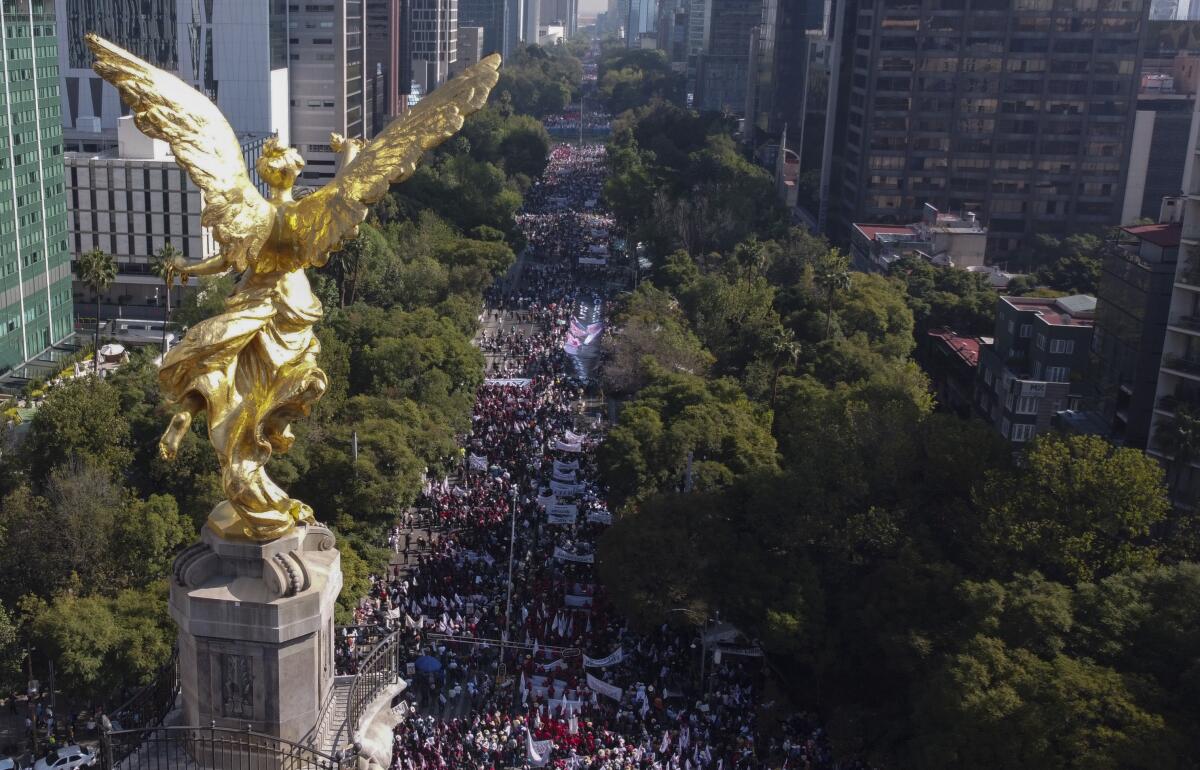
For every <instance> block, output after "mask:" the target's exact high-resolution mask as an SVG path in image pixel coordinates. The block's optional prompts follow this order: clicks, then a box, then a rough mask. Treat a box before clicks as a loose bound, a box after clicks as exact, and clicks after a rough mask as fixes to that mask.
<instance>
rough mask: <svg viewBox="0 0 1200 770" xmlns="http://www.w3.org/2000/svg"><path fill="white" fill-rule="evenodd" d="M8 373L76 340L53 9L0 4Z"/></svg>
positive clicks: (1, 235)
mask: <svg viewBox="0 0 1200 770" xmlns="http://www.w3.org/2000/svg"><path fill="white" fill-rule="evenodd" d="M0 54H2V56H0V81H2V82H3V88H0V372H2V371H6V370H8V369H10V368H12V367H14V366H17V365H19V364H21V363H22V362H23V361H27V360H29V359H31V358H34V357H36V356H37V355H38V354H39V353H41V352H42V351H44V350H46V349H47V348H49V347H50V346H51V345H52V344H54V343H56V342H58V341H60V340H62V339H63V338H64V337H67V336H68V335H70V334H71V331H72V327H73V326H74V319H73V317H72V312H71V255H70V252H69V251H68V247H67V199H66V193H65V192H64V189H63V158H62V125H61V117H60V110H59V96H58V41H57V37H56V34H55V24H54V3H53V0H0Z"/></svg>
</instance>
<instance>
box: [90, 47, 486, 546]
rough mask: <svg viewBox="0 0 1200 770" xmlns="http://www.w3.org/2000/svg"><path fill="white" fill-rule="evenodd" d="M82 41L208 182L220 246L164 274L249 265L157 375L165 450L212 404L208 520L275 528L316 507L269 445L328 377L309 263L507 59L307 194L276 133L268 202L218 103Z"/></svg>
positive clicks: (478, 68)
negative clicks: (271, 471) (278, 475)
mask: <svg viewBox="0 0 1200 770" xmlns="http://www.w3.org/2000/svg"><path fill="white" fill-rule="evenodd" d="M87 43H88V45H89V47H91V49H92V51H93V52H94V53H95V55H96V62H95V64H94V65H93V66H94V68H95V70H96V72H97V73H99V74H100V75H101V76H102V77H103V78H104V79H105V80H107V81H108V82H110V83H112V84H113V85H114V86H116V87H117V90H118V91H119V92H120V93H121V97H122V98H123V99H124V100H125V103H126V104H128V105H129V107H130V108H131V110H132V111H133V116H134V121H135V122H136V123H137V126H138V128H140V129H141V130H142V131H143V133H145V134H146V135H147V136H150V137H153V138H155V139H161V140H163V141H165V142H167V143H169V144H170V146H171V150H172V152H173V153H174V155H175V160H176V162H177V163H179V165H180V166H182V167H183V168H184V170H185V171H187V173H188V176H189V177H190V178H191V179H192V181H193V182H194V183H195V184H196V186H197V187H199V188H200V189H201V190H202V191H203V192H204V199H205V201H204V202H205V205H204V211H203V213H202V214H201V222H202V223H203V224H204V225H206V226H209V227H211V228H212V230H213V236H214V238H215V240H216V241H217V243H218V244H219V245H220V254H218V255H217V256H215V257H211V258H209V259H206V260H204V261H202V262H200V263H195V264H191V263H186V262H184V261H182V260H180V261H178V262H177V263H176V264H174V265H172V266H171V267H172V268H173V269H172V270H171V271H169V274H170V273H174V274H179V275H181V276H182V277H185V278H186V277H187V276H188V275H211V274H215V273H220V272H225V271H227V270H234V271H236V272H238V273H240V278H239V280H238V283H237V286H236V287H235V289H234V291H233V293H232V294H231V295H230V297H229V298H228V299H227V300H226V301H225V310H224V312H223V313H221V314H219V315H216V316H213V317H212V318H209V319H206V320H204V321H202V322H200V323H198V324H196V325H195V326H194V327H192V328H191V329H190V330H189V331H188V333H187V336H186V337H185V338H184V339H183V341H182V342H181V343H180V344H179V345H178V346H177V347H175V348H173V349H172V350H171V351H170V352H169V353H167V355H166V356H164V358H163V363H162V368H161V369H160V371H159V384H160V385H161V387H162V390H163V393H164V394H165V396H166V397H167V399H168V400H169V402H170V403H171V404H172V405H173V406H174V407H175V408H176V412H175V414H174V416H173V417H172V418H171V423H170V426H169V427H168V428H167V430H166V432H165V433H164V434H163V437H162V440H161V441H160V442H159V448H160V452H161V454H162V455H163V457H165V458H167V459H173V458H174V457H175V454H176V452H177V451H178V449H179V446H180V442H182V440H183V438H184V437H185V436H186V435H187V432H188V429H189V428H190V426H191V423H192V419H193V418H194V417H195V416H196V415H197V414H199V413H200V412H204V413H205V414H206V416H207V418H208V419H207V422H208V434H209V440H210V441H211V442H212V445H213V448H214V449H215V450H216V453H217V459H218V461H219V462H220V465H221V480H222V486H223V487H224V491H225V494H226V495H227V499H226V500H224V501H222V502H221V503H219V504H218V505H217V507H216V508H215V509H214V510H213V512H212V514H211V515H210V516H209V522H208V526H209V527H210V528H212V529H213V530H215V531H216V532H218V533H220V534H221V535H222V536H224V537H230V538H248V539H253V540H270V539H274V538H276V537H279V536H280V535H283V534H285V533H287V532H288V531H290V530H291V529H292V528H293V527H294V526H296V524H297V523H303V522H307V521H311V520H312V518H313V512H312V510H311V509H310V508H309V506H307V505H306V504H304V503H302V502H301V501H299V500H296V499H294V498H291V497H289V496H288V495H287V493H286V492H284V491H283V490H282V489H281V488H280V487H279V486H278V485H276V484H275V482H274V481H272V480H271V478H270V477H269V476H268V475H267V473H266V471H265V469H264V468H265V465H266V463H267V461H268V460H269V459H270V458H271V454H272V453H273V452H286V451H287V450H288V448H289V447H290V446H291V444H292V441H293V439H294V437H293V435H292V431H291V429H290V427H289V423H290V422H291V421H292V420H293V419H296V418H298V417H303V416H305V415H307V414H308V413H309V411H310V409H311V408H312V405H313V403H314V402H316V400H317V399H319V398H320V397H321V395H322V394H323V393H324V392H325V389H326V387H327V381H326V378H325V373H324V372H323V371H321V369H320V368H319V367H318V366H317V353H318V352H319V351H320V345H319V343H318V342H317V338H316V336H315V335H314V334H313V331H312V327H313V324H314V323H316V322H317V321H318V320H319V319H320V318H321V303H320V302H319V301H317V298H316V297H315V296H313V293H312V290H311V289H310V287H309V284H308V279H307V278H306V277H305V275H304V268H306V267H311V266H320V265H323V264H325V261H326V260H327V259H328V258H329V253H330V252H331V251H336V250H337V249H339V248H340V247H341V245H342V243H343V242H344V241H345V240H347V239H349V238H352V237H353V236H354V234H355V232H356V231H357V229H358V225H359V224H361V223H362V221H363V220H364V219H366V216H367V210H368V206H370V204H372V203H374V202H376V201H378V200H379V199H380V198H382V197H383V196H384V194H386V193H387V190H388V187H389V186H390V185H391V184H392V183H393V182H398V181H401V180H403V179H405V178H407V177H408V176H410V175H411V174H412V173H413V171H414V170H415V169H416V165H417V163H418V162H419V161H420V159H421V156H422V154H423V153H424V152H425V151H426V150H428V149H430V148H432V147H435V146H437V145H438V144H440V143H441V142H443V141H445V140H446V139H448V138H449V137H451V136H453V135H454V133H455V132H456V131H457V130H458V129H459V128H461V127H462V123H463V120H464V118H465V117H466V116H467V115H469V114H470V113H472V112H474V111H476V110H478V109H479V108H481V107H482V106H483V104H484V103H485V102H486V101H487V97H488V93H489V92H490V91H491V89H492V87H493V86H494V85H495V84H496V80H497V78H498V76H499V75H498V69H499V66H500V59H499V57H497V56H489V57H488V58H487V59H485V60H483V61H481V62H480V63H478V64H476V65H474V66H473V67H471V68H469V69H468V70H466V71H465V72H464V73H463V74H462V75H460V76H459V77H458V78H455V79H454V80H452V81H451V82H450V83H448V84H446V85H445V86H443V87H442V88H440V89H438V90H437V91H435V92H434V93H433V94H431V95H429V96H427V97H426V98H425V99H424V100H422V101H421V103H420V104H419V105H418V106H417V107H416V108H414V109H413V110H412V111H411V112H410V113H409V114H408V115H406V116H404V117H403V118H400V119H398V120H395V121H393V122H392V123H391V124H390V125H389V126H388V127H387V128H386V129H385V130H384V131H383V132H382V133H381V134H380V135H379V136H377V137H376V138H375V139H374V140H372V141H371V142H369V143H367V144H366V145H365V146H362V147H361V149H358V151H357V153H356V155H355V157H353V158H352V159H350V161H349V162H348V163H347V164H345V165H344V167H343V168H342V169H341V170H340V171H339V172H338V174H337V176H336V177H335V178H334V179H333V181H331V182H330V183H329V184H327V185H326V186H325V187H323V188H322V189H320V190H318V191H317V192H316V193H314V194H312V195H310V196H308V197H307V198H304V199H303V200H301V201H295V200H293V199H292V194H291V191H292V185H293V184H294V183H295V181H296V179H297V178H298V177H299V175H300V172H301V170H302V169H303V168H304V160H303V159H302V158H301V157H300V155H299V153H297V152H296V151H295V150H294V149H292V148H290V147H284V146H282V145H281V144H279V142H277V141H276V140H274V139H271V140H268V141H267V143H266V145H265V147H264V149H263V153H262V156H261V157H260V158H259V159H258V162H257V164H256V169H257V171H258V174H259V176H260V177H261V178H262V180H263V181H264V182H266V183H267V184H268V185H269V186H270V188H271V196H270V199H269V200H267V199H264V198H263V197H262V196H261V195H259V193H258V191H257V190H256V189H255V187H254V185H253V184H252V183H251V181H250V177H249V174H248V173H247V170H246V167H245V163H244V161H243V159H242V152H241V145H240V143H239V142H238V139H237V136H236V135H235V134H234V133H233V130H232V129H231V128H230V127H229V124H228V123H227V122H226V121H225V119H224V117H222V116H221V113H220V111H219V110H218V109H217V108H216V106H215V105H214V104H213V103H212V102H211V101H209V100H208V99H207V98H205V97H204V96H203V95H202V94H200V93H198V92H197V91H196V90H195V89H193V88H192V87H190V86H188V85H187V84H186V83H184V82H183V81H182V80H180V79H179V78H177V77H175V76H174V75H171V74H169V73H166V72H163V71H161V70H159V69H157V68H155V67H153V66H151V65H150V64H148V63H146V62H145V61H142V60H141V59H139V58H138V57H136V56H134V55H133V54H131V53H129V52H128V51H125V50H124V49H122V48H120V47H118V46H115V45H113V44H112V43H109V42H107V41H105V40H102V39H100V38H98V37H96V36H95V35H89V36H88V38H87ZM347 142H351V144H350V147H351V148H357V147H358V145H359V143H358V142H357V140H347Z"/></svg>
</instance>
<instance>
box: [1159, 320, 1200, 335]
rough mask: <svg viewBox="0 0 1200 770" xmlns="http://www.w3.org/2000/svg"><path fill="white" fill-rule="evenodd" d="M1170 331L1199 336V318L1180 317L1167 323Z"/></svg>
mask: <svg viewBox="0 0 1200 770" xmlns="http://www.w3.org/2000/svg"><path fill="white" fill-rule="evenodd" d="M1167 326H1169V327H1170V328H1171V330H1172V331H1176V332H1182V333H1184V334H1192V335H1196V336H1200V316H1196V315H1181V316H1177V317H1175V318H1173V319H1171V320H1170V321H1168V322H1167Z"/></svg>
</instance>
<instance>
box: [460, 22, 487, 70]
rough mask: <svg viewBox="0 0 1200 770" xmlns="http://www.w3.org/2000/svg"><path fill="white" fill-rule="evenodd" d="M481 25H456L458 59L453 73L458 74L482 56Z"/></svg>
mask: <svg viewBox="0 0 1200 770" xmlns="http://www.w3.org/2000/svg"><path fill="white" fill-rule="evenodd" d="M482 52H483V27H464V26H463V25H461V24H459V25H458V61H457V62H456V63H455V67H454V73H453V74H458V73H459V72H461V71H462V70H465V69H466V68H467V67H470V66H471V65H472V64H475V63H477V62H478V61H479V60H480V59H481V58H482V57H483V53H482Z"/></svg>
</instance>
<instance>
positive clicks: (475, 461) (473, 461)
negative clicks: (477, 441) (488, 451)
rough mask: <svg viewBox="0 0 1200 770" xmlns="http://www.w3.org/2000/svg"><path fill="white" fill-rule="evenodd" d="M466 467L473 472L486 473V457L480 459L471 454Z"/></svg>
mask: <svg viewBox="0 0 1200 770" xmlns="http://www.w3.org/2000/svg"><path fill="white" fill-rule="evenodd" d="M467 465H468V467H470V469H471V470H473V471H486V470H487V467H488V461H487V458H486V457H480V456H479V455H477V454H475V453H474V452H472V453H471V454H470V456H469V457H468V458H467Z"/></svg>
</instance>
